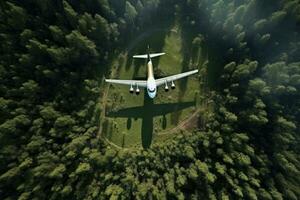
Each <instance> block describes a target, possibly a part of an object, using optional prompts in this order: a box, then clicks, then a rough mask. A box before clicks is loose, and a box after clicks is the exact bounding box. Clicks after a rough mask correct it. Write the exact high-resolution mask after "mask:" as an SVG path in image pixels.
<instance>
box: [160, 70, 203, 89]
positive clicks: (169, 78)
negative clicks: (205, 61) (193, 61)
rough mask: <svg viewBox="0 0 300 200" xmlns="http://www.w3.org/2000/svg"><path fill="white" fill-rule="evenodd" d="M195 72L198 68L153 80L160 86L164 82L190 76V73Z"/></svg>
mask: <svg viewBox="0 0 300 200" xmlns="http://www.w3.org/2000/svg"><path fill="white" fill-rule="evenodd" d="M197 72H198V69H196V70H192V71H189V72H184V73H181V74H176V75H172V76H167V77H164V78H160V79H156V80H155V82H156V85H157V86H160V85H163V84H165V83H166V82H171V81H175V80H178V79H181V78H184V77H187V76H190V75H192V74H195V73H197Z"/></svg>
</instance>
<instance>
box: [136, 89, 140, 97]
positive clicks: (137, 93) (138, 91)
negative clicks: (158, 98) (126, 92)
mask: <svg viewBox="0 0 300 200" xmlns="http://www.w3.org/2000/svg"><path fill="white" fill-rule="evenodd" d="M135 94H136V95H139V94H140V89H139V88H138V87H137V88H136V89H135Z"/></svg>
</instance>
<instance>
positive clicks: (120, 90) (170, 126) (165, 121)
mask: <svg viewBox="0 0 300 200" xmlns="http://www.w3.org/2000/svg"><path fill="white" fill-rule="evenodd" d="M148 44H149V45H150V48H151V50H152V52H165V53H166V55H164V56H162V57H159V58H154V59H153V66H154V72H155V76H156V78H157V77H162V76H168V75H172V74H177V73H181V72H184V71H189V70H192V69H194V68H195V66H198V67H199V65H194V64H192V59H191V58H189V59H190V60H187V59H186V58H185V57H184V55H185V52H184V50H183V45H184V41H183V39H182V36H181V30H180V28H179V26H177V25H174V26H173V27H172V28H171V29H169V30H164V29H155V30H153V31H151V32H148V33H147V34H141V35H140V36H139V37H137V38H136V39H135V40H134V41H132V42H131V43H130V45H129V46H128V48H127V50H126V51H124V52H123V53H122V54H121V55H119V57H118V58H116V59H115V61H114V62H113V65H112V71H111V78H117V79H146V67H145V64H146V63H145V60H142V59H141V60H133V59H132V55H134V54H144V53H145V51H146V47H147V45H148ZM197 59H198V60H197V63H198V64H199V63H203V58H202V57H201V55H200V53H199V55H197ZM193 63H194V61H193ZM175 84H176V89H175V90H170V91H169V92H165V91H164V89H163V88H162V87H161V88H158V93H157V97H156V98H155V99H154V100H153V99H150V98H149V97H148V96H147V94H146V91H143V90H142V91H141V94H140V96H137V95H133V94H130V93H129V88H128V87H126V86H123V85H111V84H105V83H104V84H103V87H104V88H103V90H102V91H104V92H103V95H102V98H101V101H102V108H101V110H102V112H101V116H100V120H101V122H102V124H101V125H100V129H99V134H101V137H103V138H104V139H105V141H107V142H108V143H109V144H111V145H113V146H115V147H117V148H129V147H134V146H143V147H146V148H147V147H149V146H150V145H151V143H152V142H155V141H161V139H162V138H168V137H166V136H167V135H170V137H173V135H174V134H175V133H177V132H180V131H179V130H184V129H189V127H193V126H196V125H197V116H198V114H199V113H200V112H201V111H203V109H202V107H201V106H199V103H197V101H198V99H199V94H201V90H200V86H199V85H200V84H199V79H198V76H197V75H194V76H191V77H189V78H187V79H183V80H180V81H177V82H176V83H175ZM162 135H164V136H162ZM160 137H161V139H160ZM154 139H155V140H154Z"/></svg>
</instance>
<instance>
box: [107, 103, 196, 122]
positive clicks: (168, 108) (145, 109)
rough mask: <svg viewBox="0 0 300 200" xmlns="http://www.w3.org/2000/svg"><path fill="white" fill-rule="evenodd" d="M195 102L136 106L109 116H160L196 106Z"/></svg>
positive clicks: (111, 113)
mask: <svg viewBox="0 0 300 200" xmlns="http://www.w3.org/2000/svg"><path fill="white" fill-rule="evenodd" d="M194 105H195V102H194V101H191V102H180V103H164V104H149V105H147V104H146V105H144V106H136V107H131V108H124V109H121V110H118V111H115V112H110V113H108V114H107V115H106V116H107V117H119V118H143V117H145V116H152V117H154V116H160V115H166V114H168V113H172V112H176V111H179V110H183V109H185V108H188V107H191V106H194Z"/></svg>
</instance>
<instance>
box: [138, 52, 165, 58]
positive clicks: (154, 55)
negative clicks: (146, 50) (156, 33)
mask: <svg viewBox="0 0 300 200" xmlns="http://www.w3.org/2000/svg"><path fill="white" fill-rule="evenodd" d="M162 55H165V53H151V54H150V58H154V57H158V56H162ZM133 58H145V59H147V58H148V56H147V54H144V55H134V56H133Z"/></svg>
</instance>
